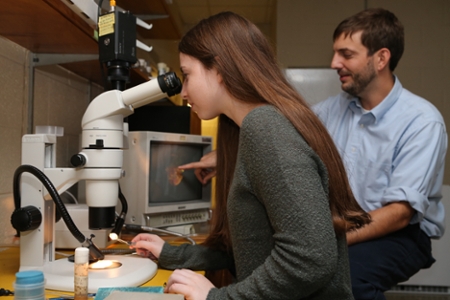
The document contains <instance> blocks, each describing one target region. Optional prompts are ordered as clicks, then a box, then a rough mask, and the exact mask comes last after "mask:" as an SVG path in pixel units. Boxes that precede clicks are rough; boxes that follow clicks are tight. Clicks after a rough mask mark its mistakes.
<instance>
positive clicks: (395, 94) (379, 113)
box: [348, 75, 403, 122]
mask: <svg viewBox="0 0 450 300" xmlns="http://www.w3.org/2000/svg"><path fill="white" fill-rule="evenodd" d="M402 90H403V86H402V84H401V83H400V80H398V78H397V76H395V75H394V86H393V87H392V90H391V91H390V92H389V94H388V95H387V96H386V98H384V99H383V101H381V102H380V104H378V105H377V106H375V107H374V108H373V109H372V110H371V111H370V112H369V113H368V114H372V116H373V117H374V118H375V122H376V121H378V120H380V119H381V118H383V116H384V115H385V114H386V112H387V111H388V110H389V109H390V108H391V107H392V106H393V105H394V104H395V102H397V100H398V98H399V97H400V94H401V92H402ZM348 96H349V99H351V100H350V103H349V104H348V106H349V108H350V109H351V110H353V111H356V110H358V111H359V113H362V106H361V102H360V101H359V98H358V97H352V96H350V95H348Z"/></svg>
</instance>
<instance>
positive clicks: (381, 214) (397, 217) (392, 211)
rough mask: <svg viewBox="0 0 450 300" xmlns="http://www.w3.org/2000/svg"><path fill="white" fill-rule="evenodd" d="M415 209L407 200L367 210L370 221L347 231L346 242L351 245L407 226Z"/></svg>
mask: <svg viewBox="0 0 450 300" xmlns="http://www.w3.org/2000/svg"><path fill="white" fill-rule="evenodd" d="M414 212H415V210H414V209H413V208H412V207H411V205H409V203H408V202H406V201H402V202H393V203H390V204H388V205H386V206H383V207H381V208H379V209H376V210H373V211H371V212H369V214H370V216H371V217H372V222H371V223H370V224H368V225H366V226H364V227H362V228H360V229H357V230H352V231H349V232H347V244H348V245H349V246H350V245H353V244H356V243H361V242H365V241H369V240H374V239H376V238H379V237H382V236H385V235H387V234H389V233H392V232H394V231H397V230H400V229H402V228H405V227H406V226H408V224H409V222H410V221H411V218H412V217H413V215H414Z"/></svg>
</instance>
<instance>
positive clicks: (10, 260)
mask: <svg viewBox="0 0 450 300" xmlns="http://www.w3.org/2000/svg"><path fill="white" fill-rule="evenodd" d="M122 238H123V239H125V240H131V236H130V237H128V236H125V237H123V236H122ZM205 238H206V235H203V234H199V235H194V236H192V239H193V240H194V241H195V242H196V243H197V244H200V243H202V242H203V241H204V239H205ZM15 239H16V240H15V241H14V242H13V243H12V244H10V245H1V244H0V288H3V289H7V290H10V291H13V290H14V289H13V282H14V281H15V274H16V272H18V271H19V265H20V249H19V245H18V241H17V238H15ZM163 239H165V240H166V241H167V242H169V243H171V244H174V245H177V244H182V243H185V242H186V240H184V239H182V238H178V237H163ZM107 249H128V247H127V246H126V245H124V244H121V243H111V244H110V245H109V246H108V247H107ZM72 253H73V250H72V251H63V250H59V249H57V250H56V255H55V256H56V258H57V259H60V258H64V257H65V255H70V254H72ZM200 273H202V274H203V272H200ZM171 274H172V271H170V270H164V269H158V271H157V272H156V274H155V276H154V277H153V278H151V279H150V280H149V281H147V282H146V283H144V284H143V285H141V286H159V287H160V286H164V284H165V283H166V282H167V280H168V278H169V277H170V275H171ZM62 295H66V296H71V295H73V293H70V292H64V291H54V290H46V297H47V298H57V297H60V296H62ZM1 299H4V300H8V299H14V296H4V297H1ZM89 299H93V298H89Z"/></svg>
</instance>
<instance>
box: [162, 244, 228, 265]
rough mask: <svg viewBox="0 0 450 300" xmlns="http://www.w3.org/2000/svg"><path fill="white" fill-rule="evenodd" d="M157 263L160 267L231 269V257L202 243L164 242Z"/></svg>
mask: <svg viewBox="0 0 450 300" xmlns="http://www.w3.org/2000/svg"><path fill="white" fill-rule="evenodd" d="M158 263H159V265H160V266H161V267H163V268H166V269H169V270H174V269H180V268H187V269H191V270H197V271H207V270H221V269H233V268H234V262H233V258H232V257H231V256H229V255H227V253H225V252H222V251H216V250H213V249H210V248H208V247H206V246H202V245H189V244H183V245H180V246H174V245H170V244H168V243H165V244H164V246H163V249H162V251H161V255H160V257H159V260H158Z"/></svg>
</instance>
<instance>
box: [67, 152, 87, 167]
mask: <svg viewBox="0 0 450 300" xmlns="http://www.w3.org/2000/svg"><path fill="white" fill-rule="evenodd" d="M70 163H71V164H72V166H74V167H82V166H84V165H85V164H86V156H84V155H83V154H75V155H74V156H72V157H71V158H70Z"/></svg>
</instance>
